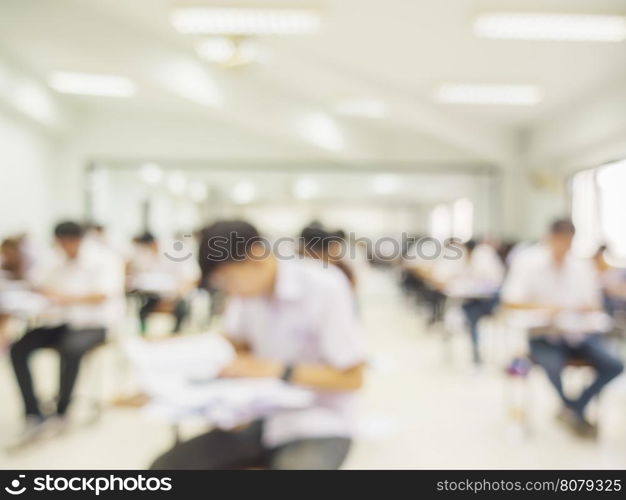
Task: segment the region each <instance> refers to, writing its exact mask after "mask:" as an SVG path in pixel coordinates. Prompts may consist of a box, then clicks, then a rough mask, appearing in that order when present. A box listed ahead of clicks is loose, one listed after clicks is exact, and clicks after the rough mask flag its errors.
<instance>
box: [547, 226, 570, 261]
mask: <svg viewBox="0 0 626 500" xmlns="http://www.w3.org/2000/svg"><path fill="white" fill-rule="evenodd" d="M575 234H576V228H575V227H574V224H573V223H572V221H571V220H570V219H567V218H563V219H557V220H555V221H554V222H553V223H552V224H551V225H550V231H549V233H548V245H549V246H550V249H551V250H552V254H553V255H554V257H555V258H556V259H557V260H561V259H563V258H564V257H565V256H566V255H567V253H568V252H569V250H570V248H571V247H572V241H573V240H574V235H575Z"/></svg>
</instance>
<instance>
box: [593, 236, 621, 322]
mask: <svg viewBox="0 0 626 500" xmlns="http://www.w3.org/2000/svg"><path fill="white" fill-rule="evenodd" d="M606 252H607V248H606V246H604V245H602V246H601V247H600V248H598V250H597V251H596V253H595V254H594V256H593V261H594V264H595V266H596V271H597V273H598V278H599V280H600V286H601V287H602V294H603V299H604V308H605V309H606V312H607V313H608V314H610V315H611V316H612V317H614V318H616V319H617V317H616V316H617V313H619V312H624V311H626V270H624V269H620V268H617V267H614V266H612V265H611V264H610V263H609V262H608V261H607V259H606Z"/></svg>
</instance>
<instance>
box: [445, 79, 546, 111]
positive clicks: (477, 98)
mask: <svg viewBox="0 0 626 500" xmlns="http://www.w3.org/2000/svg"><path fill="white" fill-rule="evenodd" d="M435 97H436V98H437V99H438V100H439V101H441V102H446V103H453V104H509V105H514V106H532V105H534V104H537V103H538V102H539V101H541V97H542V95H541V91H540V90H539V89H538V88H537V87H535V86H533V85H493V84H474V83H448V84H445V85H442V86H441V87H439V89H437V92H436V94H435Z"/></svg>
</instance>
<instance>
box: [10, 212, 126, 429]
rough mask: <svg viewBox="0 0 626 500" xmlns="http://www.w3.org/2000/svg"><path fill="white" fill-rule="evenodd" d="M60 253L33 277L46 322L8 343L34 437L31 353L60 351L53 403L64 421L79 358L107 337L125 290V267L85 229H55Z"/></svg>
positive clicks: (37, 412)
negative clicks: (91, 241) (45, 303)
mask: <svg viewBox="0 0 626 500" xmlns="http://www.w3.org/2000/svg"><path fill="white" fill-rule="evenodd" d="M54 236H55V239H56V244H57V245H58V247H59V248H58V250H59V252H58V253H57V254H56V255H55V258H54V259H53V261H52V262H51V263H50V265H49V266H48V267H47V268H44V270H43V271H42V272H41V273H40V274H39V275H38V276H36V277H35V278H34V279H35V281H36V283H37V288H38V291H39V292H40V293H42V294H43V295H44V296H46V297H47V298H48V300H49V302H50V308H49V311H48V312H47V315H44V317H42V318H41V320H42V322H43V323H44V324H45V325H46V326H42V327H39V328H35V329H34V330H30V331H29V332H27V333H26V334H25V335H24V336H23V337H22V338H21V339H20V340H18V341H17V342H16V343H15V344H13V345H12V346H11V361H12V363H13V369H14V370H15V376H16V378H17V382H18V385H19V388H20V391H21V393H22V398H23V400H24V411H25V414H26V429H25V436H24V437H30V436H34V435H35V434H36V433H37V432H38V431H39V430H40V429H41V428H42V424H43V423H44V421H45V420H46V416H45V415H43V414H42V411H41V408H40V406H39V401H38V399H37V397H36V395H35V391H34V388H33V381H32V376H31V370H30V367H29V359H30V356H31V355H32V354H33V352H35V351H36V350H38V349H41V348H46V347H47V348H52V349H55V350H56V351H58V352H59V355H60V357H61V363H60V382H59V396H58V401H57V407H56V416H57V417H59V418H58V419H57V420H58V421H61V422H63V421H64V419H63V417H64V416H65V415H66V413H67V410H68V407H69V405H70V402H71V397H72V391H73V388H74V384H75V382H76V379H77V376H78V371H79V367H80V362H81V359H82V357H83V356H84V355H85V354H86V353H87V352H88V351H89V350H90V349H92V348H94V347H95V346H97V345H98V344H101V343H102V342H104V340H105V335H106V330H107V327H108V326H109V325H110V324H111V322H112V321H115V320H116V319H117V317H116V314H117V313H118V311H119V309H118V306H119V303H120V302H119V301H120V299H121V297H122V293H123V282H124V281H123V266H122V263H121V262H120V261H114V260H112V259H109V258H107V257H106V256H105V255H103V254H102V253H101V252H99V251H98V250H97V249H96V248H94V247H91V246H89V245H88V244H86V243H84V242H83V228H82V227H81V226H80V225H79V224H77V223H74V222H63V223H61V224H59V225H57V226H56V227H55V229H54Z"/></svg>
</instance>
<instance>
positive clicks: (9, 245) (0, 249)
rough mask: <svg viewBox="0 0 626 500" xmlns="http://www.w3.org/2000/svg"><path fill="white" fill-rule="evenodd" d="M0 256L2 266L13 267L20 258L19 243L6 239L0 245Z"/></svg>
mask: <svg viewBox="0 0 626 500" xmlns="http://www.w3.org/2000/svg"><path fill="white" fill-rule="evenodd" d="M0 254H1V255H2V264H3V265H5V264H7V265H14V264H15V263H17V262H19V261H20V260H21V257H22V252H21V249H20V242H19V240H17V239H16V238H7V239H5V240H3V241H2V244H1V245H0Z"/></svg>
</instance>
